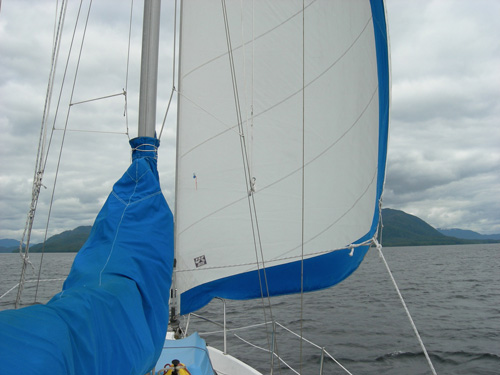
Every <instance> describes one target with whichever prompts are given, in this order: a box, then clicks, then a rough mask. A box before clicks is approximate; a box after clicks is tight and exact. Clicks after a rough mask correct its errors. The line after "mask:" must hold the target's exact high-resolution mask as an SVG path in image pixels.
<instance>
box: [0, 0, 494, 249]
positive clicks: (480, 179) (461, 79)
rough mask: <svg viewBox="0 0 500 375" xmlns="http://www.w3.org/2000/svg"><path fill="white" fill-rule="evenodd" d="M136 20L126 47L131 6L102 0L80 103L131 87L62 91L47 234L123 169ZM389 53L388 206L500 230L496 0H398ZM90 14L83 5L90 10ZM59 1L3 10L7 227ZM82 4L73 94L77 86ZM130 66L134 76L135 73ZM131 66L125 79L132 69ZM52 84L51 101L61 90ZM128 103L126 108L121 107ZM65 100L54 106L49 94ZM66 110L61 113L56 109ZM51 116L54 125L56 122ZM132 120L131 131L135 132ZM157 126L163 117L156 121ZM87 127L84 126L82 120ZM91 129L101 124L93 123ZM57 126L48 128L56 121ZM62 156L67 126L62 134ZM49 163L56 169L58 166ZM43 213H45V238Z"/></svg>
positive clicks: (165, 52)
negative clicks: (70, 95) (69, 99)
mask: <svg viewBox="0 0 500 375" xmlns="http://www.w3.org/2000/svg"><path fill="white" fill-rule="evenodd" d="M76 6H78V4H77V3H76V2H69V3H68V7H69V9H68V16H67V19H66V21H65V28H66V31H67V34H68V35H71V34H72V32H73V30H72V29H71V27H72V26H71V25H72V24H74V18H73V17H74V15H75V14H76V12H74V10H75V8H74V7H76ZM172 6H173V5H172V4H171V3H170V2H169V3H166V2H163V4H162V21H164V22H163V23H162V25H163V26H162V31H161V33H162V36H164V37H166V38H165V39H166V40H169V42H167V43H164V42H162V43H161V46H160V51H161V52H160V66H162V68H165V67H166V68H167V69H161V70H160V77H159V87H158V120H157V122H158V123H160V122H161V119H162V118H163V114H164V111H165V109H166V107H167V103H168V98H169V96H170V92H171V85H172V71H171V65H172V62H171V61H172V46H171V42H170V41H171V35H172V17H171V14H172V9H171V8H172ZM135 7H136V10H139V12H137V13H139V14H134V17H133V19H132V33H131V39H130V48H131V49H130V58H129V64H128V66H127V56H128V27H129V22H130V18H129V11H130V9H129V5H128V4H127V5H126V6H124V3H123V2H121V1H111V0H107V1H104V2H94V5H93V9H92V11H91V13H90V17H89V24H88V28H87V37H86V40H85V43H84V44H83V49H82V58H81V61H80V64H79V74H78V78H77V80H76V81H75V85H74V94H73V102H78V101H81V100H87V99H92V98H96V97H99V96H106V95H112V94H118V93H121V92H122V90H123V89H124V88H126V89H127V98H126V99H127V101H125V97H124V96H123V95H119V96H116V97H113V98H110V99H105V100H101V101H93V102H88V103H85V104H79V105H75V106H72V107H71V110H70V112H69V114H68V102H61V103H60V104H59V110H58V112H57V113H56V111H55V109H54V110H52V112H51V113H50V116H49V124H50V127H51V126H52V123H53V122H54V118H56V121H55V127H56V128H57V129H63V128H64V127H65V124H66V118H69V120H70V121H69V122H68V124H69V129H70V131H69V132H67V133H66V136H65V140H64V142H65V149H64V152H63V155H62V156H63V157H62V164H61V171H60V174H59V176H58V184H57V186H56V190H55V193H54V205H53V217H52V219H51V223H50V226H49V231H50V233H51V234H54V233H57V232H60V231H61V230H65V229H72V228H74V227H76V226H78V225H90V224H91V223H92V221H93V220H94V218H95V215H96V214H97V212H98V210H99V208H100V206H101V204H102V203H103V201H104V199H106V196H107V194H108V193H109V191H110V189H111V186H112V184H113V183H114V181H115V180H116V179H117V178H118V177H119V176H120V175H121V173H123V171H124V170H125V169H126V167H127V164H128V161H129V156H130V150H129V147H128V144H127V139H128V137H130V138H132V137H134V136H135V134H136V130H135V128H136V123H137V110H136V109H135V108H136V107H137V103H138V100H139V98H138V91H139V83H138V82H139V73H138V72H139V59H140V42H141V37H140V28H141V24H142V15H141V14H140V13H141V12H142V4H136V5H135ZM387 8H388V9H387V10H388V16H389V27H390V38H391V60H392V61H391V62H392V110H391V134H390V143H389V158H388V168H387V182H386V191H385V194H384V203H385V206H386V207H392V208H397V209H402V210H404V211H406V212H409V213H412V214H415V215H417V216H419V217H421V218H422V219H424V220H426V221H427V222H429V223H430V224H431V225H434V226H436V227H459V228H463V229H472V230H476V231H479V232H481V233H495V232H496V233H498V232H500V214H499V212H500V207H499V203H498V202H499V201H500V200H499V199H498V192H499V191H500V147H499V146H498V145H500V39H499V38H498V35H500V26H499V23H498V21H497V19H496V18H497V16H498V14H500V2H498V1H491V0H478V1H474V2H471V1H465V0H455V1H447V0H434V1H412V2H409V1H402V0H388V1H387ZM82 12H83V13H82V14H84V15H85V16H86V9H83V10H82ZM54 17H55V13H54V6H53V4H52V2H51V1H48V0H39V1H36V2H34V1H28V0H18V1H15V2H4V3H3V4H2V16H1V17H0V40H1V41H2V43H0V132H1V134H2V141H3V142H2V148H1V149H0V159H1V163H0V189H1V196H0V212H1V213H2V214H1V216H0V220H1V221H0V238H20V235H21V232H22V228H23V226H24V222H25V220H26V214H27V211H28V208H29V201H30V197H31V180H32V178H33V169H34V165H35V159H36V149H37V147H38V137H39V134H40V124H41V118H42V114H43V106H44V101H45V92H46V88H47V79H48V76H49V66H48V65H49V63H50V59H51V51H50V48H47V46H49V45H50V44H51V41H52V37H53V36H52V35H53V28H52V23H53V22H52V21H53V20H54ZM84 20H85V17H83V18H82V19H81V20H80V21H79V24H78V28H77V29H76V33H75V35H76V37H75V42H74V47H73V48H74V54H73V55H72V58H71V59H70V68H68V70H67V73H66V75H67V77H68V78H69V80H68V82H69V83H68V84H67V85H66V86H65V87H64V88H63V89H62V92H63V93H64V94H68V93H70V92H71V91H72V90H73V79H72V77H73V74H74V72H75V66H76V65H75V62H76V61H77V57H78V55H79V50H80V45H81V44H80V37H81V35H82V32H83V29H84V26H85V23H84ZM70 41H71V39H69V38H66V39H64V43H63V46H62V47H61V52H60V54H61V56H62V57H63V58H61V60H60V63H59V65H58V68H57V72H58V73H57V80H56V81H57V82H60V79H61V77H62V75H63V73H64V71H65V61H66V58H65V57H64V56H66V53H67V51H68V47H69V43H70ZM127 67H128V72H129V73H128V76H127ZM127 77H128V78H127ZM60 91H61V87H60V86H57V85H56V86H55V89H54V95H53V99H52V104H53V105H56V103H57V102H58V95H59V92H60ZM125 103H127V108H128V111H127V114H128V116H127V117H124V116H123V114H124V109H125ZM53 107H54V108H55V106H53ZM56 114H57V117H56ZM175 118H176V114H175V104H174V105H173V106H172V107H171V112H170V115H169V119H168V121H167V125H166V128H165V130H164V132H163V136H162V139H161V144H162V146H161V147H160V158H159V168H160V176H161V184H162V187H163V191H164V195H165V196H166V198H167V201H169V203H173V200H174V178H175V176H174V170H175V132H176V129H175V123H174V122H175ZM50 127H49V128H50ZM127 129H129V130H128V133H129V134H128V135H125V133H126V132H127ZM158 129H159V128H158ZM82 131H85V132H82ZM88 131H93V132H97V131H98V132H101V133H98V134H99V136H98V137H97V136H96V134H97V133H87V132H88ZM48 135H49V136H50V135H51V131H49V133H48ZM52 136H53V143H52V146H51V150H50V154H51V155H50V156H51V158H50V159H51V160H54V161H55V162H57V160H58V154H59V145H60V142H61V141H62V136H63V131H62V130H55V131H54V132H53V133H52ZM52 167H53V165H48V166H47V170H49V169H50V170H52ZM54 177H55V175H54V174H49V173H48V172H47V175H46V176H45V179H44V184H45V185H46V186H47V189H42V194H41V197H40V203H39V209H40V212H39V214H37V215H38V217H42V216H43V214H44V213H46V212H47V210H48V207H49V204H50V200H51V196H52V181H53V180H54ZM45 225H46V224H45V222H44V221H40V222H38V221H37V223H36V226H35V234H34V236H35V237H36V239H37V240H40V239H41V238H42V237H43V231H44V228H45Z"/></svg>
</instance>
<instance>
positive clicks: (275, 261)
mask: <svg viewBox="0 0 500 375" xmlns="http://www.w3.org/2000/svg"><path fill="white" fill-rule="evenodd" d="M377 3H379V4H377V5H374V4H371V2H370V1H331V0H328V1H320V0H317V1H306V2H305V4H303V2H302V1H257V2H250V1H248V2H247V1H244V2H242V1H225V2H224V1H223V2H222V5H221V2H220V1H218V0H217V1H215V0H210V1H208V0H207V1H198V2H194V1H185V2H183V4H182V11H181V48H180V73H179V108H178V145H177V189H176V210H175V217H176V223H175V224H176V229H175V243H176V260H177V265H176V287H177V289H178V293H179V294H180V295H181V312H182V313H187V312H190V311H192V310H194V309H197V308H199V307H201V306H202V305H204V304H205V303H207V302H208V301H209V300H210V299H211V298H212V297H213V296H221V297H225V298H242V299H243V298H253V297H257V296H258V295H260V293H262V294H267V291H269V294H271V295H275V294H285V293H293V292H298V291H300V290H301V289H303V290H315V289H320V288H324V287H326V286H329V285H332V284H334V283H336V282H338V281H340V279H343V278H345V277H346V276H348V275H349V274H350V273H351V272H352V271H353V270H354V269H355V268H356V267H357V266H358V265H359V263H360V262H361V260H362V257H363V256H364V253H365V252H366V250H367V247H363V248H360V250H359V252H358V250H354V253H355V254H356V252H358V253H357V254H356V255H358V256H353V252H352V251H351V249H349V248H347V249H346V247H349V245H352V244H354V243H360V242H363V241H366V240H368V241H369V240H370V239H371V238H372V237H373V235H374V234H375V232H376V226H377V223H378V201H379V199H380V195H381V191H382V185H383V181H384V175H385V158H386V147H387V145H386V142H387V126H388V106H389V100H388V97H389V94H388V92H389V73H388V53H387V37H386V25H385V18H384V9H383V4H381V3H380V2H377ZM377 12H378V13H381V14H378V15H377V14H376V13H377ZM374 14H375V15H374ZM377 33H380V34H381V36H382V37H381V38H379V37H377V36H376V35H377ZM377 53H378V54H379V56H378V57H377ZM381 98H382V99H381ZM351 247H352V246H351ZM341 249H344V250H341ZM337 252H338V255H335V257H336V258H332V255H331V254H333V253H337ZM339 256H340V257H341V258H338V257H339ZM315 259H316V260H315ZM302 261H305V262H306V263H304V264H306V267H305V271H304V279H302V280H299V278H300V273H299V274H298V275H291V272H290V271H292V268H293V269H296V268H297V267H300V266H298V265H300V264H301V262H302ZM344 263H345V266H346V268H345V269H343V270H340V271H334V270H332V272H339V274H338V275H336V276H334V277H332V278H331V280H330V281H326V282H324V281H321V280H320V279H321V278H322V277H321V275H317V273H325V272H326V273H328V272H330V271H329V270H330V269H331V268H332V267H331V265H335V264H339V265H340V266H341V267H344ZM264 266H265V268H266V270H267V271H266V274H264V273H263V272H262V271H261V272H260V278H259V274H258V273H257V271H258V270H262V268H263V267H264ZM290 267H291V268H290ZM321 267H327V268H326V271H325V270H324V269H322V268H321ZM273 269H274V270H275V271H276V272H275V273H273ZM299 269H300V268H299ZM289 274H290V278H288V275H289ZM239 276H241V277H239ZM285 276H286V280H284V279H283V278H284V277H285ZM326 276H327V278H328V277H329V276H328V275H326ZM266 278H267V280H266V281H264V279H266ZM265 282H267V285H265ZM247 287H248V291H246V289H247ZM193 290H196V291H197V292H196V293H194V294H193V293H192V291H193ZM186 292H187V293H186ZM257 294H258V295H257ZM193 300H194V301H193Z"/></svg>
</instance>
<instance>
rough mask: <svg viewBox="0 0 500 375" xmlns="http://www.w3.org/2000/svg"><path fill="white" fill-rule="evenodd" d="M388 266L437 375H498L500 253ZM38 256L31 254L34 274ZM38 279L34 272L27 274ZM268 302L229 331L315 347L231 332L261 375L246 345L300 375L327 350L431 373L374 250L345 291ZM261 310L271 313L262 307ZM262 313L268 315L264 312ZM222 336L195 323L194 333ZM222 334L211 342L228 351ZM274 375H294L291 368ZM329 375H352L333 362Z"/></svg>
mask: <svg viewBox="0 0 500 375" xmlns="http://www.w3.org/2000/svg"><path fill="white" fill-rule="evenodd" d="M383 251H384V254H385V257H386V259H387V261H388V263H389V266H390V268H391V270H392V273H393V275H394V278H395V279H396V281H397V283H398V285H399V288H400V290H401V293H402V295H403V297H404V299H405V301H406V304H407V306H408V309H409V310H410V312H411V315H412V317H413V320H414V322H415V324H416V326H417V328H418V330H419V332H420V335H421V337H422V340H423V342H424V344H425V347H426V348H427V351H428V353H429V355H430V358H431V360H432V362H433V365H434V367H435V369H436V372H437V373H438V374H442V375H444V374H449V375H451V374H478V375H479V374H484V375H486V374H500V271H499V270H500V245H499V244H487V245H459V246H456V245H454V246H425V247H401V248H385V249H384V250H383ZM40 258H41V256H40V255H39V254H33V255H31V260H32V263H33V266H34V267H35V270H38V267H39V264H40ZM73 258H74V254H46V255H45V256H44V258H43V265H42V274H43V276H42V280H44V279H58V278H63V277H65V276H66V274H67V273H68V272H69V267H70V265H71V262H72V260H73ZM20 264H21V261H20V258H19V255H16V254H0V296H2V295H3V294H4V293H6V292H7V291H8V290H9V289H10V288H11V287H12V286H14V285H15V284H16V283H18V282H19V273H20ZM28 274H29V275H31V276H30V277H31V278H33V276H32V275H33V274H34V272H32V271H30V270H29V271H28ZM36 285H37V283H36V282H29V283H27V284H26V286H25V288H24V293H23V300H22V303H23V304H29V303H32V302H33V300H34V296H35V294H37V302H42V303H43V302H46V301H47V300H48V299H49V298H50V297H51V296H52V295H53V294H55V293H57V292H58V291H60V289H61V286H62V281H56V282H40V283H39V286H38V291H36V289H37V287H36ZM15 296H16V290H13V291H12V292H10V293H8V294H7V295H6V296H4V297H2V299H0V309H6V308H12V304H13V300H14V299H15ZM270 303H271V309H269V307H268V306H269V301H267V300H254V301H245V302H235V301H226V320H227V325H228V327H229V328H237V327H242V326H252V325H255V324H259V323H261V322H262V321H264V319H267V320H274V321H276V322H278V323H280V324H282V325H284V326H286V327H287V328H289V329H290V330H292V331H294V332H295V333H297V334H298V335H299V336H300V334H301V332H302V336H303V337H304V338H305V339H307V340H310V341H312V342H314V343H315V344H316V345H318V347H319V348H318V347H315V346H312V345H310V344H308V343H306V342H304V341H302V345H301V340H300V339H299V338H298V337H297V336H295V335H293V334H292V333H289V332H288V331H286V330H285V329H283V328H281V326H279V325H276V326H275V329H274V330H273V329H271V325H268V329H267V330H266V329H265V328H264V326H254V327H252V328H250V329H247V330H241V331H240V330H235V331H231V332H230V333H228V345H227V346H228V349H227V351H228V353H229V354H232V355H234V356H236V357H238V358H240V359H242V360H244V361H245V362H247V363H249V364H251V365H252V366H253V367H255V368H257V369H259V370H260V371H262V373H264V374H268V373H269V370H270V364H269V363H270V355H269V354H268V353H267V352H265V351H263V350H262V349H259V348H256V347H249V346H248V345H247V344H245V343H244V342H243V341H241V340H240V338H242V339H244V340H249V341H251V342H253V343H255V344H257V345H258V346H259V347H261V348H268V347H269V346H273V345H274V348H275V351H276V352H278V353H279V355H280V356H281V357H282V358H283V360H284V361H286V362H287V363H288V364H290V365H291V366H293V367H294V368H295V369H296V370H297V371H299V369H300V367H302V373H303V374H319V371H320V362H321V357H322V350H321V348H323V347H324V348H325V350H326V351H327V352H328V353H329V354H331V355H332V356H333V357H334V358H335V359H336V360H337V361H338V362H339V363H341V364H342V365H343V366H345V368H347V369H348V370H349V371H350V372H351V373H352V374H394V375H396V374H398V375H399V374H407V375H417V374H431V370H430V368H429V366H428V365H427V362H426V359H425V356H424V354H423V351H422V349H421V347H420V345H419V343H418V340H417V339H416V337H415V334H414V332H413V329H412V327H411V324H410V323H409V321H408V318H407V317H406V313H405V311H404V309H403V307H402V305H401V302H400V300H399V297H398V295H397V293H396V292H395V290H394V287H393V285H392V282H391V280H390V277H389V276H388V274H387V271H386V270H385V267H384V265H383V263H382V261H381V259H380V258H379V256H378V252H377V250H376V249H371V250H370V252H369V253H368V254H367V256H366V258H365V260H364V261H363V263H362V264H361V266H360V268H359V269H358V270H357V271H356V272H355V273H354V274H353V275H352V276H351V277H349V278H348V279H347V280H345V281H344V282H343V283H341V284H340V285H338V286H336V287H333V288H330V289H326V290H323V291H319V292H314V293H309V294H306V295H304V296H303V298H302V299H301V297H300V296H297V295H295V296H285V297H278V298H273V299H272V300H271V302H270ZM263 306H264V307H265V308H263ZM264 312H265V313H264ZM198 314H199V315H202V316H204V317H205V318H206V319H210V320H213V321H215V322H218V323H222V321H223V319H222V302H221V301H219V300H214V301H213V302H212V303H210V304H209V305H208V306H207V307H205V308H204V309H202V310H201V311H199V312H198ZM184 323H185V324H186V323H187V321H185V322H184ZM194 329H197V330H199V331H202V332H203V331H205V332H206V331H219V330H220V327H218V326H216V325H214V324H212V323H210V322H207V321H205V320H201V319H198V318H196V317H191V318H190V320H189V327H188V330H189V332H192V331H193V330H194ZM222 336H223V335H222V334H221V333H213V334H208V335H204V336H203V337H204V338H205V339H206V340H207V342H208V344H212V345H214V346H217V347H220V348H222V345H223V340H222ZM277 363H278V362H277V361H276V360H275V364H274V374H279V373H281V374H293V372H292V371H291V370H288V369H287V367H286V366H285V365H284V364H281V366H280V369H279V368H278V364H277ZM323 373H324V374H343V373H345V372H344V371H343V370H342V369H341V368H340V367H339V365H338V364H336V363H335V362H334V361H333V360H331V359H325V361H324V369H323Z"/></svg>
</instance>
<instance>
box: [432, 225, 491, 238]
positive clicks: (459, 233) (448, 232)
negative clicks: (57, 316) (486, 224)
mask: <svg viewBox="0 0 500 375" xmlns="http://www.w3.org/2000/svg"><path fill="white" fill-rule="evenodd" d="M437 230H438V231H439V232H441V233H442V234H444V235H445V236H450V237H456V238H463V239H466V240H500V233H498V234H481V233H477V232H474V231H472V230H464V229H458V228H450V229H444V228H437Z"/></svg>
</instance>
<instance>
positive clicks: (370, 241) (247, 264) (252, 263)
mask: <svg viewBox="0 0 500 375" xmlns="http://www.w3.org/2000/svg"><path fill="white" fill-rule="evenodd" d="M306 243H307V242H306ZM371 244H372V239H371V238H370V239H369V240H366V241H363V242H361V243H357V244H352V243H351V244H349V245H347V246H344V247H340V248H336V249H328V250H321V251H316V252H314V253H309V254H308V256H309V257H314V256H316V255H324V254H328V253H333V252H334V251H340V250H347V249H355V248H358V247H361V246H369V245H371ZM299 247H300V245H297V246H296V247H295V248H293V250H295V249H297V248H299ZM290 251H292V250H289V251H287V252H286V253H289V252H290ZM298 258H300V255H292V256H289V257H281V258H277V257H275V258H273V259H270V260H267V263H276V262H282V261H284V260H291V259H298ZM253 265H255V263H254V262H248V263H238V264H230V265H225V266H212V267H209V266H203V268H201V269H200V268H186V269H182V270H176V271H175V272H176V273H182V272H203V271H208V270H217V269H224V268H236V267H244V266H253Z"/></svg>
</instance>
